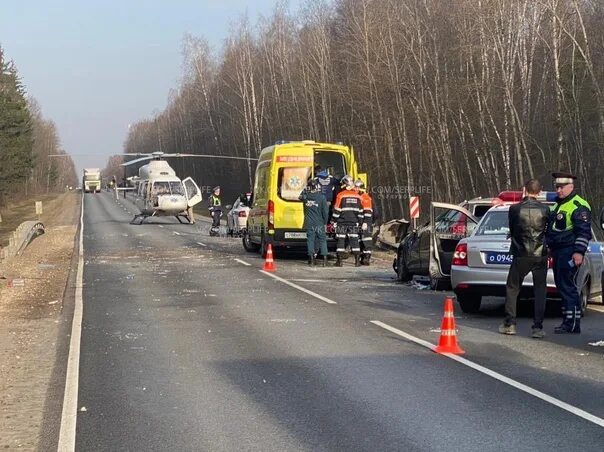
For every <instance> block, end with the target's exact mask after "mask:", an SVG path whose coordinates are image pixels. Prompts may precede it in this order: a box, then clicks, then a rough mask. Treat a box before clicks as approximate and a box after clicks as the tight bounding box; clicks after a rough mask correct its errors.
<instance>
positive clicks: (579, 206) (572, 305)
mask: <svg viewBox="0 0 604 452" xmlns="http://www.w3.org/2000/svg"><path fill="white" fill-rule="evenodd" d="M552 176H553V178H554V185H555V187H556V193H557V194H558V197H557V198H556V204H555V205H554V206H552V207H551V216H550V222H549V227H548V230H547V235H546V240H547V245H548V247H549V249H550V251H551V255H552V257H553V259H554V279H555V281H556V287H557V288H558V292H560V296H561V297H562V317H563V319H562V324H561V325H560V326H558V327H556V328H555V329H554V333H556V334H567V333H575V334H578V333H580V332H581V299H580V297H579V289H578V288H577V286H576V276H577V271H578V267H580V266H581V264H583V257H584V255H585V252H586V251H587V246H588V244H589V241H590V240H591V207H590V206H589V203H588V202H587V201H585V200H584V199H583V198H581V197H580V196H579V195H578V194H577V193H576V192H575V185H574V181H575V179H576V176H573V175H572V174H570V173H563V172H559V173H552Z"/></svg>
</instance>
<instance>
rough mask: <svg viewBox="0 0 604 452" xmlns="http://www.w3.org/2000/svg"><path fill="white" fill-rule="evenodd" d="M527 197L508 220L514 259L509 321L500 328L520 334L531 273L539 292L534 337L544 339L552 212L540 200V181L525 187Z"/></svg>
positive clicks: (508, 292)
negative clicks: (520, 304) (523, 292)
mask: <svg viewBox="0 0 604 452" xmlns="http://www.w3.org/2000/svg"><path fill="white" fill-rule="evenodd" d="M524 189H525V191H526V196H525V197H524V198H523V200H522V201H521V202H520V203H518V204H514V205H512V206H510V210H509V212H508V221H509V227H510V232H509V236H510V237H511V239H512V244H511V246H510V253H511V254H512V256H513V260H512V265H511V266H510V271H509V273H508V279H507V283H506V299H505V321H504V322H503V324H501V325H500V326H499V332H500V333H502V334H516V304H517V300H518V294H519V293H520V289H521V287H522V282H523V281H524V278H525V277H526V275H528V273H529V272H531V273H532V274H533V289H534V293H535V312H534V318H533V327H532V331H531V337H533V338H535V339H541V338H543V337H544V336H545V333H544V332H543V317H544V314H545V297H546V290H547V247H546V245H545V232H546V229H547V225H548V221H549V217H550V212H549V209H548V207H547V206H546V205H544V204H543V203H541V202H539V201H537V196H538V195H539V193H540V192H541V184H540V183H539V181H538V180H536V179H531V180H529V181H528V182H527V183H526V184H525V185H524Z"/></svg>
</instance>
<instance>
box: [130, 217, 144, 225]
mask: <svg viewBox="0 0 604 452" xmlns="http://www.w3.org/2000/svg"><path fill="white" fill-rule="evenodd" d="M137 219H138V220H139V222H138V223H137V222H136V220H137ZM146 219H147V216H146V215H134V218H133V219H132V221H130V224H137V225H139V226H140V225H141V224H143V222H144V221H145V220H146Z"/></svg>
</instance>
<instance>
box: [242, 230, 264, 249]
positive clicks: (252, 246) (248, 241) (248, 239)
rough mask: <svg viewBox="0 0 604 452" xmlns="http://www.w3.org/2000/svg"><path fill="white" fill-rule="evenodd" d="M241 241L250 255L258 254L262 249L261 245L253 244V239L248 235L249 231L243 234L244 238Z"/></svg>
mask: <svg viewBox="0 0 604 452" xmlns="http://www.w3.org/2000/svg"><path fill="white" fill-rule="evenodd" d="M241 241H242V243H243V248H245V250H246V251H247V252H248V253H257V252H258V250H259V249H260V245H258V244H256V243H254V242H252V238H251V237H250V235H249V234H248V233H247V231H246V232H245V233H244V234H243V238H242V239H241Z"/></svg>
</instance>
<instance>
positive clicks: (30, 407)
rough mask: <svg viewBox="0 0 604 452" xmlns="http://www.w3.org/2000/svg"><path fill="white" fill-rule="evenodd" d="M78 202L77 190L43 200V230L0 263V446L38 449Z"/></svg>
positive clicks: (76, 221)
mask: <svg viewBox="0 0 604 452" xmlns="http://www.w3.org/2000/svg"><path fill="white" fill-rule="evenodd" d="M29 204H33V201H30V203H29ZM79 206H80V195H79V194H75V193H66V194H63V195H60V196H58V197H54V198H47V199H46V200H45V202H44V212H45V213H44V215H43V216H42V218H41V219H42V222H43V223H44V226H45V229H46V233H45V234H43V235H41V236H40V237H38V238H36V239H35V240H34V241H33V242H32V243H31V244H30V245H29V246H28V247H27V248H26V249H25V251H24V252H23V253H22V254H21V255H20V256H16V257H14V258H12V259H9V260H7V261H6V262H4V263H2V264H0V276H1V277H2V278H3V279H0V449H20V450H36V449H38V438H39V435H40V429H41V426H42V418H43V413H44V405H45V401H46V397H47V392H48V388H49V381H50V379H51V374H52V371H53V366H54V363H55V354H56V345H57V339H58V333H59V323H60V318H61V313H62V309H63V295H64V291H65V287H66V283H67V278H68V276H69V270H70V265H71V258H72V255H73V251H74V243H75V242H74V240H75V234H76V230H77V223H78V221H79ZM24 208H27V206H25V207H24ZM15 211H16V210H15ZM34 213H35V212H34ZM6 218H7V217H6V215H4V218H3V220H4V219H6ZM25 219H29V218H23V217H21V221H24V220H25ZM32 219H35V215H34V217H33V218H32ZM12 221H13V222H14V221H15V220H12ZM6 224H8V222H7V223H5V226H6ZM15 227H16V226H15ZM4 229H5V228H4ZM2 232H4V233H6V231H5V230H3V231H2ZM13 279H22V280H23V286H15V287H11V286H10V285H9V282H10V281H11V280H13Z"/></svg>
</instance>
